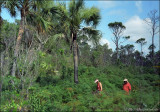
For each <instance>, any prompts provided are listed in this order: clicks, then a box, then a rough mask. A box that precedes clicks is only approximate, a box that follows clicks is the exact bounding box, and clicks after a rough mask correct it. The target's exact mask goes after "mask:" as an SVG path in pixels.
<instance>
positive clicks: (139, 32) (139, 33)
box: [124, 16, 158, 54]
mask: <svg viewBox="0 0 160 112" xmlns="http://www.w3.org/2000/svg"><path fill="white" fill-rule="evenodd" d="M146 19H147V20H148V21H150V19H149V18H146ZM124 25H125V26H126V30H125V31H124V35H125V36H128V35H129V36H131V38H130V39H129V41H130V42H133V44H135V42H136V40H138V39H139V38H145V39H146V41H147V44H146V45H145V46H144V47H143V49H144V53H145V54H147V53H148V47H149V45H151V39H152V38H151V34H150V26H149V25H147V24H146V23H145V22H144V20H143V19H141V18H140V17H139V16H133V17H131V18H130V19H129V20H128V21H126V22H125V23H124ZM156 40H157V35H156V36H155V45H158V42H157V41H156ZM135 48H136V49H139V50H140V46H139V45H136V46H135Z"/></svg>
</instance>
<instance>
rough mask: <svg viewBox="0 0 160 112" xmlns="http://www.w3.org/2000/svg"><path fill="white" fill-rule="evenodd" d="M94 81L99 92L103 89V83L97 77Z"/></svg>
mask: <svg viewBox="0 0 160 112" xmlns="http://www.w3.org/2000/svg"><path fill="white" fill-rule="evenodd" d="M94 82H95V83H97V92H100V91H102V83H101V82H99V80H98V79H96V80H95V81H94Z"/></svg>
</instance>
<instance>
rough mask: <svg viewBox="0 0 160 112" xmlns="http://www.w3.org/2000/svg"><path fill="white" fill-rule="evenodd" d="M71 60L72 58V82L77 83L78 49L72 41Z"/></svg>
mask: <svg viewBox="0 0 160 112" xmlns="http://www.w3.org/2000/svg"><path fill="white" fill-rule="evenodd" d="M73 58H74V82H75V83H76V84H77V83H78V48H77V42H76V40H74V41H73Z"/></svg>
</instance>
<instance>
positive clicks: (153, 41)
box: [152, 33, 154, 59]
mask: <svg viewBox="0 0 160 112" xmlns="http://www.w3.org/2000/svg"><path fill="white" fill-rule="evenodd" d="M153 57H154V33H153V36H152V59H153Z"/></svg>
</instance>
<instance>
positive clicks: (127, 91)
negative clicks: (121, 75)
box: [123, 79, 131, 95]
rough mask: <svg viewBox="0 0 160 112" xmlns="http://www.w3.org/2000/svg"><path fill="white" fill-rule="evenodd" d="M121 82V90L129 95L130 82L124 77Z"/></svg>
mask: <svg viewBox="0 0 160 112" xmlns="http://www.w3.org/2000/svg"><path fill="white" fill-rule="evenodd" d="M123 82H124V83H123V90H124V91H126V94H127V95H129V92H130V91H131V84H130V83H129V82H128V79H124V80H123Z"/></svg>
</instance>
